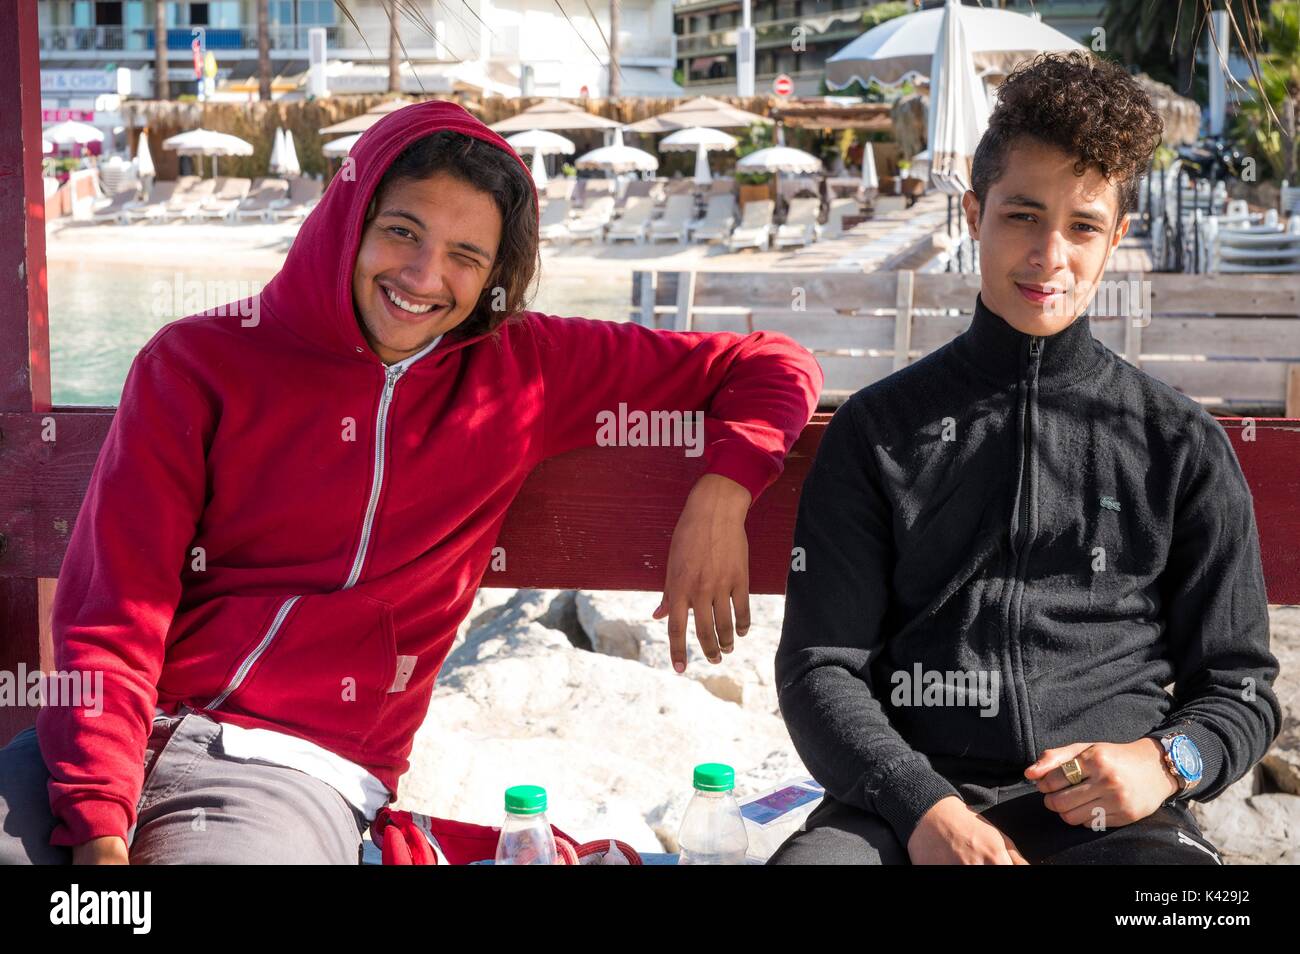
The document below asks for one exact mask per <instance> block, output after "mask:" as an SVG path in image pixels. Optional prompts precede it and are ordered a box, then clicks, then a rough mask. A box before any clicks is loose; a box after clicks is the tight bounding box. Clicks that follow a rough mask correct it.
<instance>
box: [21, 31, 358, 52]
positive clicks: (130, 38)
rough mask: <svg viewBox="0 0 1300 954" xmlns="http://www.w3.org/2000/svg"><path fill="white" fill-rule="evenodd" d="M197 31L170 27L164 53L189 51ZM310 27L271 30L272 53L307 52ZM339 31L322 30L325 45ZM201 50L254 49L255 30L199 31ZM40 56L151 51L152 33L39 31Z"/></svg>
mask: <svg viewBox="0 0 1300 954" xmlns="http://www.w3.org/2000/svg"><path fill="white" fill-rule="evenodd" d="M196 29H200V28H199V27H171V28H168V30H167V49H169V50H188V49H189V48H190V43H191V41H192V39H193V36H192V33H191V31H192V30H196ZM311 29H312V27H311V26H297V27H294V26H273V27H271V28H270V29H269V30H268V31H267V37H268V39H269V40H270V46H271V49H272V50H295V51H302V52H305V51H306V50H307V44H308V40H307V34H308V31H310V30H311ZM338 29H339V28H338V27H337V26H327V27H325V41H326V43H327V44H328V45H329V46H331V47H333V46H336V45H337V42H338ZM202 30H203V31H204V46H205V48H206V49H209V50H212V51H214V52H220V51H221V50H255V49H257V28H256V27H232V28H226V27H202ZM40 44H41V52H42V53H45V52H53V53H57V52H64V51H68V52H72V51H79V50H84V51H96V50H104V51H108V52H117V51H121V50H142V51H143V50H152V49H153V48H154V31H153V29H152V28H150V29H141V28H134V27H120V26H96V27H49V28H47V29H44V30H41V31H40Z"/></svg>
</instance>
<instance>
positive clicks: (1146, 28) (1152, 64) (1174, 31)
mask: <svg viewBox="0 0 1300 954" xmlns="http://www.w3.org/2000/svg"><path fill="white" fill-rule="evenodd" d="M1202 4H1203V7H1202V6H1201V5H1202ZM1222 6H1223V5H1222V3H1221V2H1217V0H1198V2H1197V3H1187V2H1182V0H1180V2H1179V3H1168V2H1167V0H1106V8H1105V12H1104V13H1103V14H1102V26H1103V28H1104V29H1105V31H1106V52H1107V53H1109V54H1111V55H1112V56H1114V57H1117V58H1118V59H1120V60H1122V61H1123V62H1124V63H1129V64H1134V65H1136V66H1138V67H1140V68H1141V69H1142V70H1143V71H1144V72H1146V73H1149V74H1150V75H1151V76H1152V77H1153V78H1154V79H1157V80H1160V81H1161V82H1165V83H1168V84H1170V85H1171V86H1173V88H1174V89H1175V90H1176V91H1177V92H1179V93H1181V94H1182V95H1184V96H1190V95H1191V93H1192V79H1193V76H1194V71H1195V67H1196V45H1197V39H1198V38H1199V37H1200V35H1201V30H1200V29H1199V28H1200V27H1201V25H1202V24H1203V22H1204V17H1205V15H1206V11H1208V10H1209V9H1210V8H1211V7H1214V8H1216V9H1221V8H1222ZM1171 58H1172V59H1171Z"/></svg>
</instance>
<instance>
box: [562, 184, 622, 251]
mask: <svg viewBox="0 0 1300 954" xmlns="http://www.w3.org/2000/svg"><path fill="white" fill-rule="evenodd" d="M613 217H614V197H613V196H612V195H602V196H597V197H596V198H594V199H592V200H591V202H590V203H589V204H588V206H587V207H586V208H585V209H583V210H582V212H581V213H580V214H579V215H578V217H577V218H575V219H573V220H572V221H571V222H570V223H569V238H570V239H571V240H576V239H591V240H592V241H595V240H596V239H599V238H601V237H602V236H603V235H604V234H605V226H607V225H608V224H609V220H610V219H612V218H613Z"/></svg>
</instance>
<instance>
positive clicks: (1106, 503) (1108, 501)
mask: <svg viewBox="0 0 1300 954" xmlns="http://www.w3.org/2000/svg"><path fill="white" fill-rule="evenodd" d="M1101 505H1102V506H1103V507H1105V508H1106V509H1107V510H1114V511H1115V512H1116V513H1119V501H1118V500H1116V499H1115V498H1114V497H1108V496H1106V495H1105V494H1102V495H1101Z"/></svg>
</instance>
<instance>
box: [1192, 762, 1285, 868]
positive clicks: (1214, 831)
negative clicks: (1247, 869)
mask: <svg viewBox="0 0 1300 954" xmlns="http://www.w3.org/2000/svg"><path fill="white" fill-rule="evenodd" d="M1255 787H1256V782H1255V777H1254V772H1253V771H1252V772H1248V773H1247V774H1246V775H1245V776H1243V777H1242V778H1241V779H1240V780H1238V781H1237V782H1236V783H1235V784H1233V785H1230V786H1229V787H1228V788H1227V789H1226V790H1225V791H1224V792H1223V793H1222V794H1220V795H1219V796H1218V798H1215V799H1213V800H1212V801H1209V802H1204V803H1202V802H1195V801H1194V802H1192V806H1191V810H1192V815H1193V816H1194V817H1195V818H1196V823H1197V824H1198V825H1199V826H1200V827H1201V831H1202V832H1204V833H1205V837H1206V838H1208V839H1209V840H1210V843H1211V844H1213V845H1214V846H1215V847H1217V848H1218V849H1219V852H1220V853H1221V854H1222V856H1223V861H1224V863H1225V864H1230V865H1231V864H1237V865H1242V864H1247V865H1258V864H1269V865H1275V864H1290V865H1293V864H1296V863H1298V862H1300V837H1298V835H1297V833H1300V796H1296V795H1289V794H1287V793H1285V792H1270V793H1265V794H1252V792H1253V790H1254V789H1255Z"/></svg>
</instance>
